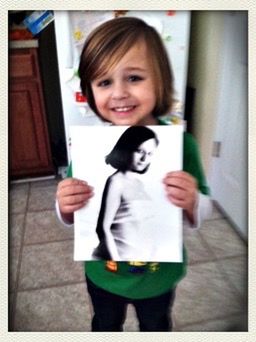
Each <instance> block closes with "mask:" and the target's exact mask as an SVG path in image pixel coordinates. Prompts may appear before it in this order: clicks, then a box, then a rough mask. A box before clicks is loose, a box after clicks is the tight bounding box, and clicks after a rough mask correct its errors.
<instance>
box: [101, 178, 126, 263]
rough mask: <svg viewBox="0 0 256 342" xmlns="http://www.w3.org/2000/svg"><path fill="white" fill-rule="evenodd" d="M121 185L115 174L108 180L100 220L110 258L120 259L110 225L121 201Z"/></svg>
mask: <svg viewBox="0 0 256 342" xmlns="http://www.w3.org/2000/svg"><path fill="white" fill-rule="evenodd" d="M121 194H122V185H121V184H120V182H119V181H118V180H116V179H115V176H112V178H111V180H110V182H109V188H108V192H107V196H106V202H105V212H104V217H103V220H102V225H103V230H104V233H105V239H106V245H107V247H108V250H109V253H110V255H111V260H120V256H119V254H118V250H117V246H116V243H115V240H114V237H113V234H112V232H111V226H112V224H113V221H114V218H115V215H116V212H117V210H118V208H119V206H120V203H121Z"/></svg>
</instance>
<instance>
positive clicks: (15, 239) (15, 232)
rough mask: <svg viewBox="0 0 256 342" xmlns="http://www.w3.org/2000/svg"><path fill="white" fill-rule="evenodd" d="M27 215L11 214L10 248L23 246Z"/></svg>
mask: <svg viewBox="0 0 256 342" xmlns="http://www.w3.org/2000/svg"><path fill="white" fill-rule="evenodd" d="M24 217H25V214H11V215H10V221H9V234H10V235H9V236H10V240H9V241H10V246H11V247H17V246H20V245H21V239H22V234H23V227H24Z"/></svg>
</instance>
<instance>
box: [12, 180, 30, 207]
mask: <svg viewBox="0 0 256 342" xmlns="http://www.w3.org/2000/svg"><path fill="white" fill-rule="evenodd" d="M28 190H29V184H28V183H24V184H11V186H10V193H9V205H10V212H11V213H15V214H19V213H24V212H25V211H26V206H27V198H28Z"/></svg>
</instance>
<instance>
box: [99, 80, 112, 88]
mask: <svg viewBox="0 0 256 342" xmlns="http://www.w3.org/2000/svg"><path fill="white" fill-rule="evenodd" d="M110 84H111V81H110V80H102V81H99V82H98V83H97V86H98V87H103V88H104V87H107V86H109V85H110Z"/></svg>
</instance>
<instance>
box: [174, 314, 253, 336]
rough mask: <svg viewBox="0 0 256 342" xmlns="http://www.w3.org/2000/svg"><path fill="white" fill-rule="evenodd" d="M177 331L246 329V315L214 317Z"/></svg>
mask: <svg viewBox="0 0 256 342" xmlns="http://www.w3.org/2000/svg"><path fill="white" fill-rule="evenodd" d="M179 331H184V332H185V331H186V332H200V331H203V332H221V331H223V332H224V331H248V323H247V316H246V315H238V316H231V317H225V318H222V319H216V320H211V321H206V322H201V323H198V324H192V325H187V326H185V327H181V328H180V329H179Z"/></svg>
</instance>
